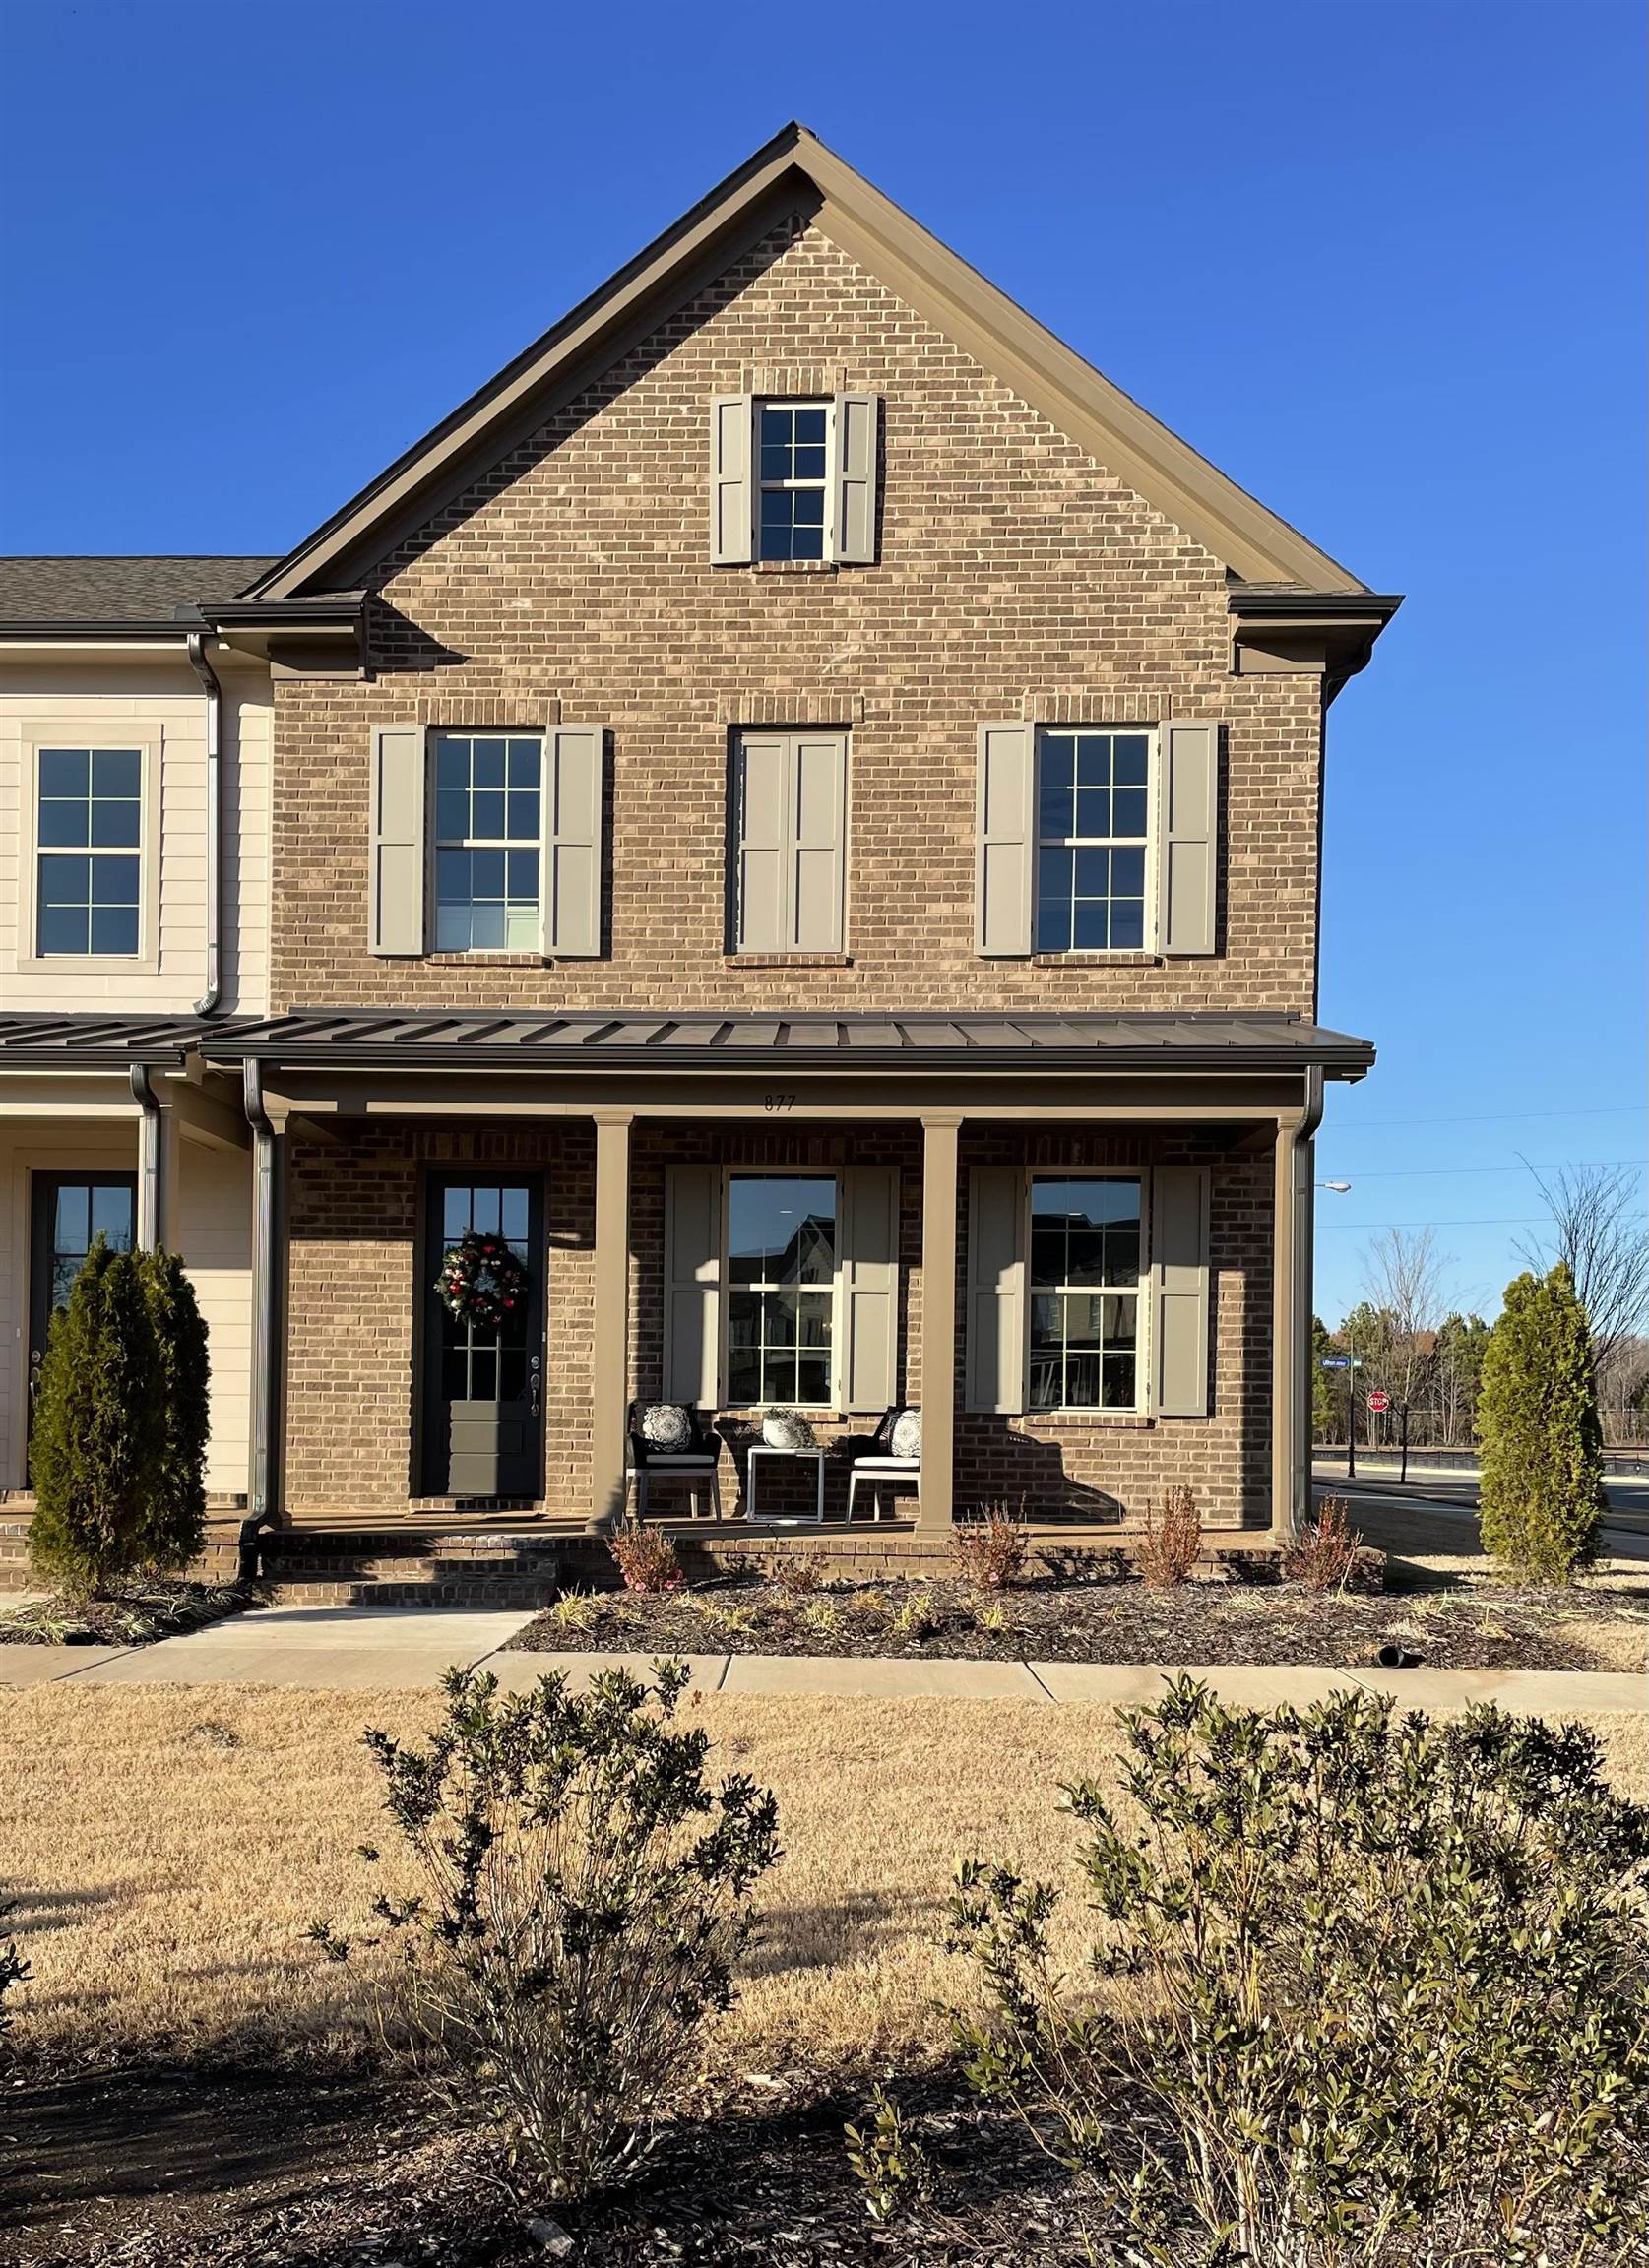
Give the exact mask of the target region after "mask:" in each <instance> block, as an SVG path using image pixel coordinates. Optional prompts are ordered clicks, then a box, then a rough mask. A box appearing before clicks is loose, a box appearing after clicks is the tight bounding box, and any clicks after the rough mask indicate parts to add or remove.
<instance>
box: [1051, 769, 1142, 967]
mask: <svg viewBox="0 0 1649 2268" xmlns="http://www.w3.org/2000/svg"><path fill="white" fill-rule="evenodd" d="M1150 762H1151V742H1150V738H1149V735H1148V734H1146V733H1144V732H1088V731H1074V732H1043V733H1041V734H1039V736H1038V744H1037V915H1036V949H1037V951H1038V952H1039V953H1073V952H1074V953H1138V952H1143V951H1144V950H1145V943H1146V937H1147V933H1148V932H1147V914H1148V905H1147V889H1146V877H1147V873H1148V861H1147V851H1148V848H1149V839H1150Z"/></svg>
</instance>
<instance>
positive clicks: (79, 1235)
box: [46, 1181, 137, 1310]
mask: <svg viewBox="0 0 1649 2268" xmlns="http://www.w3.org/2000/svg"><path fill="white" fill-rule="evenodd" d="M136 1229H137V1191H136V1190H135V1189H134V1187H133V1186H132V1184H131V1183H130V1182H129V1181H107V1182H105V1181H60V1182H58V1184H57V1186H56V1188H55V1189H54V1190H53V1192H52V1196H51V1211H50V1230H49V1239H50V1240H49V1246H48V1250H47V1255H46V1267H47V1270H48V1274H49V1278H50V1283H51V1304H52V1307H53V1309H54V1310H55V1309H56V1308H59V1307H66V1306H67V1305H68V1303H69V1293H70V1292H72V1291H73V1289H74V1282H75V1278H76V1277H77V1276H78V1275H79V1274H80V1267H81V1262H82V1261H83V1260H84V1259H85V1258H86V1255H87V1253H88V1252H90V1251H91V1249H92V1247H93V1245H94V1243H95V1241H96V1239H97V1238H98V1237H99V1236H103V1237H106V1238H107V1240H108V1244H109V1248H110V1250H111V1251H114V1252H130V1250H131V1249H132V1244H133V1241H134V1238H135V1235H136Z"/></svg>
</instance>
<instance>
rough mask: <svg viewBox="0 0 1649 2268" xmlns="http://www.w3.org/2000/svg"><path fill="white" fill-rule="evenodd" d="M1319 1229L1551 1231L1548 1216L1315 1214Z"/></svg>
mask: <svg viewBox="0 0 1649 2268" xmlns="http://www.w3.org/2000/svg"><path fill="white" fill-rule="evenodd" d="M1316 1224H1317V1227H1318V1228H1319V1229H1540V1228H1550V1227H1551V1225H1552V1217H1551V1215H1550V1214H1548V1213H1503V1214H1502V1213H1490V1214H1476V1213H1474V1214H1469V1215H1468V1216H1467V1217H1466V1219H1464V1220H1462V1221H1331V1220H1329V1219H1328V1218H1327V1217H1326V1216H1325V1215H1324V1214H1323V1212H1322V1211H1321V1210H1320V1208H1319V1210H1318V1212H1317V1215H1316Z"/></svg>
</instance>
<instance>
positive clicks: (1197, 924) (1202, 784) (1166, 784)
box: [1159, 723, 1220, 953]
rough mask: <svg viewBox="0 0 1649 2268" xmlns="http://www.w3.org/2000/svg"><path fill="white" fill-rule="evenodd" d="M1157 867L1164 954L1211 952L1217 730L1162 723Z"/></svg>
mask: <svg viewBox="0 0 1649 2268" xmlns="http://www.w3.org/2000/svg"><path fill="white" fill-rule="evenodd" d="M1162 761H1163V840H1162V852H1161V862H1160V866H1159V875H1160V886H1161V902H1162V912H1161V915H1160V920H1161V929H1162V948H1161V949H1162V951H1163V952H1164V953H1212V952H1213V950H1214V936H1215V926H1214V898H1215V890H1216V874H1217V869H1218V864H1219V855H1218V853H1219V842H1218V825H1219V808H1220V727H1219V726H1218V725H1189V724H1177V723H1176V724H1173V725H1164V726H1163V732H1162Z"/></svg>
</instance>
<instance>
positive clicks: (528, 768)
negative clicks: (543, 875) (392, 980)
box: [435, 732, 543, 953]
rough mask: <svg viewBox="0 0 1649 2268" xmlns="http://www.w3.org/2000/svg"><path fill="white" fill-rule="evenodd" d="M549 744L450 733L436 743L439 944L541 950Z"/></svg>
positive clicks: (449, 948) (459, 949)
mask: <svg viewBox="0 0 1649 2268" xmlns="http://www.w3.org/2000/svg"><path fill="white" fill-rule="evenodd" d="M542 781H543V742H542V741H541V740H539V739H536V738H532V737H528V736H524V735H521V734H518V733H510V734H487V735H484V736H483V735H481V734H478V733H477V734H469V733H460V732H442V733H439V734H437V736H436V741H435V950H436V951H437V952H438V953H509V952H522V953H536V952H538V951H539V947H540V944H541V942H542V937H543V913H542V902H541V899H540V896H539V850H540V845H541V841H542V832H541V816H540V796H541V792H542Z"/></svg>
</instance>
